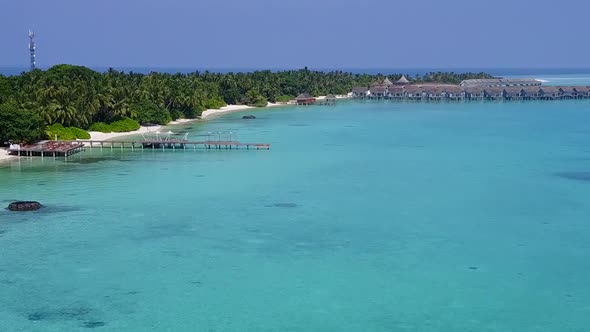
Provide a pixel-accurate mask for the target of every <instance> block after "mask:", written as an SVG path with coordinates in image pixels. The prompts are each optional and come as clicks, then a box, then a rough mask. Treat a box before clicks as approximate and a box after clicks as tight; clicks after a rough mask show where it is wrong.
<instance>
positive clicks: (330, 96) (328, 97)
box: [326, 94, 336, 99]
mask: <svg viewBox="0 0 590 332" xmlns="http://www.w3.org/2000/svg"><path fill="white" fill-rule="evenodd" d="M326 99H336V96H334V95H333V94H329V95H327V96H326Z"/></svg>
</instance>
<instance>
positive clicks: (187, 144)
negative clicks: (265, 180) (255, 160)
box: [78, 139, 270, 150]
mask: <svg viewBox="0 0 590 332" xmlns="http://www.w3.org/2000/svg"><path fill="white" fill-rule="evenodd" d="M78 142H82V143H84V144H88V145H87V146H88V147H90V148H97V147H98V148H111V149H112V148H121V149H126V148H127V149H129V148H130V149H136V148H139V149H224V148H225V149H239V148H246V149H248V150H249V149H256V150H270V144H267V143H242V142H238V141H189V140H182V139H167V140H160V139H145V140H141V141H92V140H80V141H78Z"/></svg>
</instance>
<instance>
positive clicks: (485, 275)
mask: <svg viewBox="0 0 590 332" xmlns="http://www.w3.org/2000/svg"><path fill="white" fill-rule="evenodd" d="M254 114H256V116H257V117H258V119H256V120H249V121H246V120H241V119H239V118H240V117H241V115H242V114H234V115H229V116H226V117H223V118H219V119H216V120H214V121H211V122H210V123H207V124H193V125H187V126H185V128H188V127H191V129H190V130H191V132H192V136H193V137H196V136H197V135H202V134H204V133H206V132H207V131H219V130H222V131H229V130H231V131H233V132H235V133H237V135H238V138H239V139H240V140H242V141H251V142H255V141H256V142H269V143H272V144H273V145H272V149H271V150H270V151H196V152H194V151H176V152H172V151H166V152H161V151H155V152H152V151H145V152H138V151H136V152H130V151H127V152H121V151H117V150H115V151H113V152H110V151H103V152H102V153H101V152H100V151H94V152H86V153H84V154H80V155H78V156H76V157H74V158H73V159H72V161H71V162H68V163H64V162H63V161H59V160H58V161H53V160H51V159H45V160H44V161H43V162H41V161H39V160H34V161H29V160H26V159H22V160H21V161H20V162H15V163H12V164H11V165H9V166H2V167H0V186H1V187H0V189H1V190H0V201H2V200H6V201H7V200H11V199H35V200H39V201H41V202H43V203H45V204H46V205H47V208H46V209H44V210H42V211H39V212H33V213H24V214H13V213H8V212H6V211H2V212H0V290H1V291H0V292H1V293H0V295H1V296H0V330H2V331H17V330H24V331H63V330H78V329H80V330H85V329H86V328H92V327H95V328H97V329H98V330H104V331H121V330H125V331H145V330H149V329H157V330H162V331H183V330H186V331H193V330H195V331H588V326H590V285H589V284H588V280H590V260H588V256H589V254H590V241H589V240H590V225H589V222H588V220H590V218H589V216H590V206H589V205H588V197H589V195H590V147H589V146H590V145H589V143H590V124H589V123H590V121H589V120H590V102H588V101H571V102H569V101H562V102H538V103H537V102H526V103H517V102H512V103H503V104H498V103H485V104H480V103H471V104H401V103H357V102H343V103H341V104H340V105H339V106H337V107H334V108H328V107H309V108H295V109H294V108H290V109H289V108H286V109H274V110H270V111H269V110H264V111H258V112H256V113H254ZM177 130H178V129H177ZM3 204H8V203H7V202H4V203H3Z"/></svg>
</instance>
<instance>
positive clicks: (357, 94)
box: [352, 86, 369, 98]
mask: <svg viewBox="0 0 590 332" xmlns="http://www.w3.org/2000/svg"><path fill="white" fill-rule="evenodd" d="M368 96H369V89H368V88H366V87H362V86H360V87H354V88H352V98H367V97H368Z"/></svg>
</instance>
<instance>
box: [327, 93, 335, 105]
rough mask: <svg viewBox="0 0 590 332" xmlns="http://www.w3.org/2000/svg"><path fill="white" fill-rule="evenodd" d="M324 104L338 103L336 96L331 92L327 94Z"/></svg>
mask: <svg viewBox="0 0 590 332" xmlns="http://www.w3.org/2000/svg"><path fill="white" fill-rule="evenodd" d="M324 104H325V105H336V96H335V95H332V94H329V95H327V96H326V99H325V100H324Z"/></svg>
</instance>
